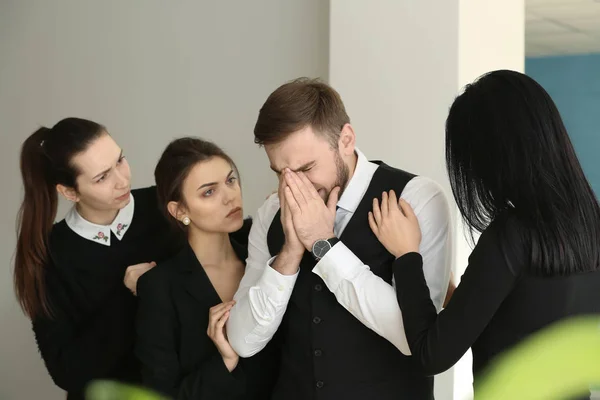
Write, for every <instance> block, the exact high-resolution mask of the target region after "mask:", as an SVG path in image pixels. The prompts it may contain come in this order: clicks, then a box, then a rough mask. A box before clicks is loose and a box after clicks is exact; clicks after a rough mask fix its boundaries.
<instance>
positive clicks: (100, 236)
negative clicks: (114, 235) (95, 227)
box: [94, 231, 108, 242]
mask: <svg viewBox="0 0 600 400" xmlns="http://www.w3.org/2000/svg"><path fill="white" fill-rule="evenodd" d="M94 240H104V241H105V242H108V235H105V234H104V232H102V231H100V232H98V233H97V234H96V236H94Z"/></svg>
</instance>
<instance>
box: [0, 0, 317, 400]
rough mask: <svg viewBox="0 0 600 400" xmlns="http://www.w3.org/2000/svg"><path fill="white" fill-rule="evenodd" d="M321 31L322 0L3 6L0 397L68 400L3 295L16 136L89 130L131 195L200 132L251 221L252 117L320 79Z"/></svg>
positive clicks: (261, 189)
mask: <svg viewBox="0 0 600 400" xmlns="http://www.w3.org/2000/svg"><path fill="white" fill-rule="evenodd" d="M230 8H231V10H230ZM327 29H328V2H327V1H323V0H294V1H289V0H287V1H279V0H253V1H251V2H249V1H240V2H231V1H220V2H217V1H199V0H187V1H184V0H179V1H177V2H170V1H169V2H167V1H163V0H135V1H134V0H128V1H120V0H105V1H101V2H100V1H80V0H52V1H46V0H28V1H22V0H2V1H1V2H0V121H1V125H0V132H1V139H0V140H1V142H0V177H1V187H2V190H3V193H4V195H3V199H2V210H1V211H0V227H1V228H0V255H1V257H2V260H3V261H4V262H3V265H4V268H2V270H1V271H0V332H1V333H0V337H1V338H2V340H0V399H2V400H13V399H19V400H20V399H24V400H31V399H38V398H39V399H42V398H43V399H47V400H54V399H64V394H63V393H62V392H61V391H60V390H58V389H56V388H55V387H54V386H53V384H52V382H51V381H50V378H49V377H48V376H47V374H46V371H45V369H44V366H43V364H42V362H41V360H40V358H39V356H38V354H37V349H36V347H35V344H34V340H33V337H32V334H31V333H30V326H29V323H28V320H27V319H26V318H25V317H24V316H23V315H22V313H21V312H20V310H19V308H18V306H17V303H16V301H15V300H14V294H13V290H12V256H13V253H14V246H15V231H14V222H15V215H16V212H17V209H18V206H19V203H20V200H21V195H22V192H21V183H20V177H19V171H18V153H19V148H20V145H21V143H22V142H23V140H24V139H25V138H26V137H27V136H28V135H29V134H30V133H31V132H33V130H35V129H36V128H37V127H38V126H39V124H44V125H52V124H54V123H55V122H57V121H58V120H59V119H61V118H63V117H66V116H80V117H85V118H90V119H94V120H97V121H99V122H101V123H103V124H105V125H106V126H107V127H108V128H109V130H110V132H111V133H112V134H113V136H114V137H115V138H116V140H117V141H118V143H119V144H120V145H121V146H122V147H123V148H124V150H125V154H126V155H127V157H128V159H129V161H130V163H131V165H132V170H133V179H134V186H136V187H139V186H143V185H148V184H151V183H152V182H153V177H152V173H153V169H154V165H155V162H156V160H157V158H158V156H159V154H160V152H161V151H162V149H163V148H164V147H165V145H166V144H167V142H168V141H169V140H171V139H172V138H175V137H178V136H183V135H198V136H203V137H205V138H208V139H212V140H214V141H216V142H217V143H218V144H220V145H222V146H223V147H224V148H225V149H226V150H227V151H228V152H229V153H230V155H231V156H232V157H233V158H234V160H236V161H237V163H238V166H239V167H240V170H241V171H242V180H243V184H244V195H245V207H246V212H247V213H250V214H253V213H254V212H255V211H256V209H257V207H258V206H259V205H260V203H261V202H262V201H263V200H264V197H265V196H266V195H267V194H268V193H270V192H271V190H272V189H274V188H276V182H275V179H274V176H273V174H272V173H271V172H270V170H269V168H268V163H267V158H266V156H265V155H264V152H263V150H261V149H259V148H258V147H257V146H255V145H254V143H253V134H252V130H253V127H254V122H255V119H256V116H257V115H258V110H259V108H260V106H261V105H262V103H263V102H264V100H265V99H266V97H267V95H268V94H269V93H270V92H271V91H272V90H273V89H275V88H276V87H277V86H278V85H279V84H281V83H283V82H284V81H286V80H289V79H292V78H295V77H298V76H302V75H307V76H313V77H316V76H320V77H323V78H327V72H328V71H327V65H328V63H327V59H328V30H327ZM64 209H65V207H63V208H62V210H61V211H64Z"/></svg>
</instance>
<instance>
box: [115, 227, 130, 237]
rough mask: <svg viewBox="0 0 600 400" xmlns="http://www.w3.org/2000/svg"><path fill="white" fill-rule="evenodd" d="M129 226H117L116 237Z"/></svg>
mask: <svg viewBox="0 0 600 400" xmlns="http://www.w3.org/2000/svg"><path fill="white" fill-rule="evenodd" d="M128 226H129V225H128V224H118V225H117V236H121V232H123V229H125V228H127V227H128Z"/></svg>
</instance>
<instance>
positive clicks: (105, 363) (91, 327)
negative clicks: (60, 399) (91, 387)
mask: <svg viewBox="0 0 600 400" xmlns="http://www.w3.org/2000/svg"><path fill="white" fill-rule="evenodd" d="M48 270H49V273H47V276H46V288H47V293H48V298H49V300H50V304H51V307H52V311H53V315H52V317H51V318H50V317H37V318H35V319H34V320H33V321H32V325H33V332H34V335H35V339H36V341H37V345H38V348H39V350H40V353H41V355H42V358H43V359H44V363H45V364H46V368H47V369H48V373H49V374H50V376H51V377H52V380H53V381H54V383H55V384H56V385H57V386H59V387H60V388H62V389H64V390H66V391H68V392H71V391H80V390H82V389H83V388H84V386H85V385H86V384H87V383H88V382H89V381H90V380H91V379H94V378H99V377H105V376H108V375H109V373H110V372H111V371H114V370H115V368H118V366H119V363H120V362H121V360H122V357H123V355H124V354H125V353H129V352H130V351H131V349H132V347H133V338H134V331H133V323H132V319H133V318H134V316H135V312H134V307H135V303H134V302H135V299H134V298H133V295H132V294H131V293H129V291H127V289H126V288H125V287H124V286H123V287H121V286H118V287H116V288H115V290H114V292H113V293H110V294H109V296H107V303H105V304H103V306H102V308H101V309H99V310H98V311H97V312H96V313H94V314H93V315H88V316H86V317H85V319H82V320H77V319H76V318H75V317H73V315H74V313H72V312H69V310H70V309H71V308H70V304H71V300H70V299H69V298H68V297H67V295H66V289H65V285H64V284H62V282H61V281H60V278H59V277H58V276H57V274H55V273H52V269H50V268H49V269H48Z"/></svg>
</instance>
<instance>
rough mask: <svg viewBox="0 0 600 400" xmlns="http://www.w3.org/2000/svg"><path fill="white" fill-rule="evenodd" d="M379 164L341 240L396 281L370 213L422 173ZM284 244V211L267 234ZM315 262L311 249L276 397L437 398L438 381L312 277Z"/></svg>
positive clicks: (289, 316)
mask: <svg viewBox="0 0 600 400" xmlns="http://www.w3.org/2000/svg"><path fill="white" fill-rule="evenodd" d="M378 164H379V168H378V169H377V170H376V172H375V174H374V175H373V179H372V180H371V183H370V185H369V187H368V189H367V192H366V193H365V195H364V197H363V198H362V200H361V202H360V204H359V205H358V208H357V209H356V212H355V213H354V215H353V216H352V219H351V220H350V221H349V223H348V225H347V226H346V228H345V229H344V232H343V233H342V235H341V237H340V240H341V241H342V242H343V243H344V244H345V245H346V246H347V247H348V248H349V249H350V250H351V251H352V252H353V253H354V254H355V255H356V256H357V257H358V258H359V259H360V260H361V261H362V262H364V263H365V264H367V265H368V266H369V267H370V268H371V271H372V272H373V273H374V274H375V275H377V276H379V277H381V278H382V279H383V280H385V281H386V282H388V283H389V284H391V283H392V262H393V261H394V256H393V255H392V254H390V253H389V252H388V251H387V250H386V249H385V248H384V247H383V245H382V244H381V243H380V242H379V240H377V238H376V237H375V235H374V234H373V232H372V231H371V228H370V227H369V222H368V218H367V215H368V212H369V211H371V210H372V204H373V198H375V197H378V198H379V199H380V200H381V194H382V192H383V191H388V190H391V189H394V190H395V191H396V193H397V194H400V193H402V191H403V190H404V187H405V186H406V184H407V183H408V182H409V181H410V180H411V179H412V178H413V177H414V175H411V174H409V173H407V172H404V171H401V170H398V169H394V168H391V167H389V166H387V165H385V164H383V163H380V162H378ZM284 239H285V238H284V233H283V229H282V226H281V221H280V217H279V212H278V213H277V215H276V216H275V218H274V219H273V223H272V224H271V227H270V228H269V232H268V235H267V243H268V246H269V251H270V253H271V254H278V253H279V251H280V250H281V247H282V246H283V242H284ZM315 264H316V262H315V260H314V258H313V257H312V255H311V254H310V253H308V252H306V253H305V254H304V257H303V259H302V262H301V264H300V274H299V276H298V280H297V281H296V285H295V286H294V290H293V292H292V297H291V299H290V302H289V304H288V307H287V310H286V313H285V316H284V318H283V322H282V323H281V326H280V328H279V332H278V333H280V334H281V335H282V337H281V339H282V342H283V349H282V364H281V370H280V377H279V381H278V383H277V386H276V388H275V391H274V393H273V399H276V400H280V399H281V400H284V399H285V400H295V399H298V400H309V399H327V400H338V399H344V400H354V399H356V400H359V399H360V400H363V399H378V400H387V399H410V400H421V399H433V378H432V377H425V376H424V375H423V374H422V373H421V371H420V367H419V366H418V365H417V363H416V362H413V361H412V359H411V358H410V357H406V356H404V355H403V354H402V353H401V352H400V351H399V350H398V349H396V347H394V346H393V345H392V344H391V343H390V342H388V341H387V340H385V339H384V338H382V337H381V336H379V335H378V334H376V333H375V332H373V331H372V330H370V329H369V328H367V327H366V326H364V325H363V324H362V323H361V322H360V321H358V320H357V319H356V318H355V317H354V316H352V314H350V313H349V312H348V311H346V309H344V307H342V306H341V305H340V304H339V303H338V301H337V300H336V298H335V296H334V295H333V293H331V292H330V291H329V290H328V289H327V287H326V286H325V284H324V283H323V280H322V279H321V278H320V277H319V276H317V275H316V274H314V273H313V272H312V269H313V268H314V266H315ZM398 329H400V327H398Z"/></svg>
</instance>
